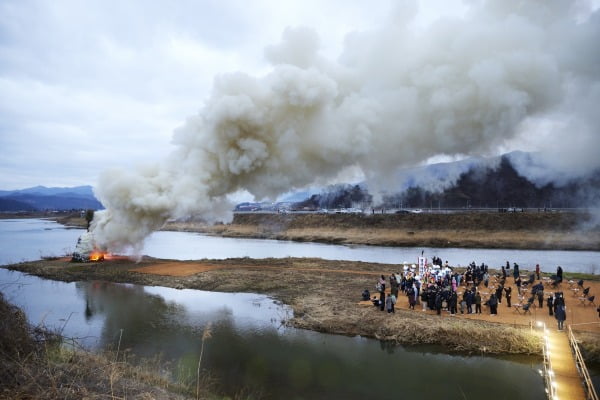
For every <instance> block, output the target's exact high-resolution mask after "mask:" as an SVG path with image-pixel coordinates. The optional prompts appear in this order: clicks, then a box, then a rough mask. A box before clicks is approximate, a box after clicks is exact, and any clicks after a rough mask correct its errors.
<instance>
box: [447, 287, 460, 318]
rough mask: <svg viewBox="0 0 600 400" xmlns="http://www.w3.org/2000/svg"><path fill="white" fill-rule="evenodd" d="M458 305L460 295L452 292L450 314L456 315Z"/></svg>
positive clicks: (449, 306)
mask: <svg viewBox="0 0 600 400" xmlns="http://www.w3.org/2000/svg"><path fill="white" fill-rule="evenodd" d="M457 304H458V295H457V294H456V292H452V294H451V295H450V300H449V301H448V308H450V314H452V315H454V314H456V308H457V307H456V306H457Z"/></svg>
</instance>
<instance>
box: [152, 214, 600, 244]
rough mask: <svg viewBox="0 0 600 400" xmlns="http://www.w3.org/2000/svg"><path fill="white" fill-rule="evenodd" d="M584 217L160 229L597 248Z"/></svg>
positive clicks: (370, 219)
mask: <svg viewBox="0 0 600 400" xmlns="http://www.w3.org/2000/svg"><path fill="white" fill-rule="evenodd" d="M585 221H586V215H585V214H575V213H556V214H554V213H536V212H528V213H518V214H499V213H463V214H411V215H396V214H385V215H377V214H375V215H343V214H341V215H321V214H285V215H282V214H236V215H235V218H234V220H233V222H232V223H231V224H217V225H214V226H209V225H206V224H203V223H198V222H172V223H169V224H167V226H166V227H165V228H164V229H166V230H175V231H192V232H204V233H208V234H213V235H219V236H227V237H253V238H268V239H279V240H294V241H302V242H322V243H339V244H365V245H379V246H432V247H472V248H515V249H569V250H584V249H587V250H598V249H600V229H599V228H595V229H591V230H590V229H585V230H583V229H581V227H582V226H583V225H584V224H585Z"/></svg>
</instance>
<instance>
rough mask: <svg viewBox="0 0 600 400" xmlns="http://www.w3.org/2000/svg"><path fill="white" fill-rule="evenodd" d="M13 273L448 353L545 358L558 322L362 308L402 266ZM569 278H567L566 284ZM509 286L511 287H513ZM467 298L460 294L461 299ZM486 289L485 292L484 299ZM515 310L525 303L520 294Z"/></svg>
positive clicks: (595, 354)
mask: <svg viewBox="0 0 600 400" xmlns="http://www.w3.org/2000/svg"><path fill="white" fill-rule="evenodd" d="M8 268H9V269H14V270H19V271H23V272H27V273H30V274H33V275H37V276H42V277H45V278H50V279H56V280H62V281H81V280H107V281H112V282H127V283H137V284H142V285H157V286H167V287H174V288H181V289H183V288H190V289H202V290H210V291H217V292H218V291H221V292H254V293H264V294H268V295H271V296H273V297H274V298H276V299H279V300H281V301H283V302H284V303H286V304H289V305H290V306H291V307H292V308H293V310H294V316H293V318H292V319H291V320H289V321H287V322H288V324H289V325H291V326H295V327H298V328H304V329H310V330H315V331H319V332H327V333H334V334H343V335H351V336H353V335H361V336H365V337H371V338H376V339H381V340H387V341H393V342H396V343H399V344H405V345H411V344H437V345H441V346H442V347H443V348H444V349H445V350H446V351H449V352H466V353H492V354H541V342H540V339H539V336H538V334H537V333H536V330H535V329H531V328H530V326H531V324H532V323H533V322H535V321H538V320H540V321H545V322H546V323H547V324H548V326H549V327H552V328H555V326H556V322H555V321H554V319H553V318H552V317H550V316H548V312H547V309H545V308H542V309H537V308H534V309H533V311H532V312H531V313H529V314H522V313H519V312H518V311H516V310H515V309H514V308H508V307H507V306H506V303H503V304H501V305H500V307H499V315H498V316H491V315H489V311H488V310H487V309H486V308H485V307H484V310H483V314H472V315H467V314H464V315H461V314H457V315H456V316H451V315H450V314H449V313H448V312H445V311H444V312H442V314H441V315H440V316H438V315H436V313H435V312H434V311H422V308H421V306H420V305H417V307H416V310H408V303H407V299H406V297H404V296H400V298H399V301H398V304H397V306H396V307H397V309H396V313H395V314H388V313H387V312H382V311H379V310H378V309H376V308H375V307H373V306H372V305H368V304H367V305H361V304H359V303H360V300H361V299H360V295H361V293H362V291H363V290H364V289H365V288H368V289H370V290H371V291H374V285H375V282H376V279H377V277H378V276H379V275H381V274H385V276H388V275H389V274H390V272H397V269H398V266H397V265H386V264H372V263H364V262H347V261H328V260H322V259H310V258H285V259H264V260H254V259H248V258H244V259H229V260H210V261H173V260H156V259H150V258H144V259H142V261H140V262H138V263H136V262H134V261H132V260H129V259H127V258H125V257H117V258H114V259H112V260H107V261H104V262H102V263H72V262H69V260H68V259H56V260H42V261H36V262H25V263H21V264H16V265H12V266H8ZM568 277H569V275H568V274H567V278H568ZM508 281H512V279H509V280H508ZM585 286H586V287H587V286H590V287H591V290H590V291H591V293H598V292H599V291H600V282H596V281H594V282H591V281H589V282H586V284H585ZM462 290H464V287H463V288H460V289H459V291H462ZM562 290H563V291H564V293H565V298H566V300H567V315H568V321H567V322H568V323H571V324H576V323H581V322H598V321H599V319H598V313H597V312H596V308H595V307H594V306H589V305H588V306H586V305H583V304H581V302H580V301H579V298H578V297H577V296H576V294H577V293H574V292H572V291H571V290H570V289H569V284H568V283H567V282H565V283H563V288H562ZM483 291H484V290H483V287H482V292H483ZM513 292H514V293H515V294H514V295H513V303H517V302H519V299H518V298H517V295H516V287H515V288H513ZM578 328H579V330H578V336H579V337H580V339H581V340H582V341H583V342H584V347H585V348H586V356H587V358H588V360H590V361H598V360H600V356H599V354H600V351H599V350H598V349H597V347H598V344H597V343H600V340H598V339H599V335H600V327H599V326H598V324H592V325H580V326H578Z"/></svg>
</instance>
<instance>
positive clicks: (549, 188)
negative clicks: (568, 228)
mask: <svg viewBox="0 0 600 400" xmlns="http://www.w3.org/2000/svg"><path fill="white" fill-rule="evenodd" d="M538 165H539V162H538V160H537V158H536V155H535V154H534V153H525V152H513V153H509V154H505V155H503V156H500V157H491V158H467V159H464V160H460V161H454V162H447V163H437V164H430V165H425V166H421V167H415V168H410V169H404V170H402V171H399V172H398V173H397V181H396V182H397V183H396V188H395V189H394V188H390V189H389V190H388V192H387V193H385V194H383V195H382V196H381V200H374V194H373V193H370V192H369V189H368V187H367V186H366V185H365V184H362V183H359V184H338V185H332V186H329V187H326V188H322V189H315V188H311V189H306V190H302V191H296V192H289V193H288V194H287V195H286V196H283V197H282V199H281V201H282V202H284V203H286V205H288V206H289V205H290V203H294V205H293V206H292V208H295V209H315V210H316V209H333V208H351V207H358V208H363V209H366V208H370V207H374V206H375V207H385V208H479V207H486V208H508V207H520V208H545V207H546V208H580V207H598V205H599V204H600V171H595V172H594V173H592V174H589V175H587V176H585V177H583V178H577V179H570V180H568V179H563V180H562V181H561V183H560V184H557V183H555V182H547V181H542V180H540V181H538V182H532V181H531V180H530V179H527V178H525V177H524V175H527V176H532V175H535V174H532V173H531V170H532V169H535V168H539V166H538ZM523 171H527V174H524V173H522V172H523ZM242 205H243V206H242ZM102 208H103V206H102V204H101V203H100V202H99V201H98V200H97V199H96V197H95V196H94V193H93V190H92V187H91V186H78V187H64V188H57V187H50V188H49V187H44V186H36V187H32V188H27V189H21V190H12V191H7V190H0V211H4V212H16V211H42V210H71V209H93V210H99V209H102ZM261 208H263V209H264V208H265V205H264V204H262V203H241V205H238V207H237V209H238V210H243V209H249V210H257V209H261ZM270 209H274V208H273V207H271V208H270Z"/></svg>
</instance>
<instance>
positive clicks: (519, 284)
mask: <svg viewBox="0 0 600 400" xmlns="http://www.w3.org/2000/svg"><path fill="white" fill-rule="evenodd" d="M515 284H516V285H517V293H519V296H520V295H521V277H520V276H519V277H518V278H517V280H516V281H515Z"/></svg>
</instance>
